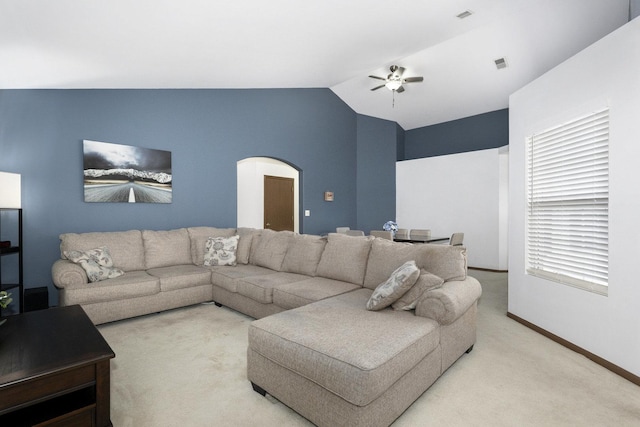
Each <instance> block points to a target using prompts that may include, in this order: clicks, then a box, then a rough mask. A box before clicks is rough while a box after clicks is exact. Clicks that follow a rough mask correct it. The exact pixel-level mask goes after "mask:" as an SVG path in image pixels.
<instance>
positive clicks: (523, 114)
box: [509, 19, 640, 375]
mask: <svg viewBox="0 0 640 427" xmlns="http://www.w3.org/2000/svg"><path fill="white" fill-rule="evenodd" d="M606 106H609V108H610V110H609V113H610V134H609V135H610V146H609V167H610V179H609V292H608V296H602V295H596V294H594V293H591V292H588V291H584V290H580V289H576V288H573V287H569V286H564V285H561V284H558V283H555V282H550V281H547V280H543V279H539V278H536V277H532V276H529V275H526V274H525V259H524V254H525V215H526V210H525V209H526V204H525V194H526V188H525V185H526V184H525V183H526V179H525V178H526V177H525V170H526V150H525V138H526V137H527V136H529V135H531V134H532V133H533V132H534V131H539V130H544V129H547V128H549V127H551V126H553V125H557V124H561V123H564V122H566V121H568V120H571V119H573V118H576V117H579V116H582V115H584V114H587V113H590V112H593V111H596V110H597V109H600V108H602V107H606ZM509 116H510V120H509V129H510V131H509V133H510V135H509V141H510V143H509V150H510V170H509V173H510V193H509V204H510V205H509V216H510V218H509V248H510V254H509V311H510V312H511V313H513V314H515V315H517V316H519V317H521V318H523V319H525V320H527V321H529V322H531V323H534V324H536V325H538V326H540V327H541V328H543V329H546V330H548V331H550V332H552V333H554V334H556V335H558V336H560V337H562V338H564V339H566V340H568V341H570V342H572V343H573V344H575V345H578V346H580V347H582V348H584V349H586V350H588V351H590V352H591V353H594V354H596V355H598V356H600V357H602V358H604V359H606V360H608V361H609V362H612V363H614V364H616V365H618V366H619V367H621V368H623V369H625V370H627V371H629V372H631V373H633V374H634V375H640V305H639V304H640V279H639V276H638V273H639V270H638V265H639V261H640V239H639V238H638V219H637V218H638V217H639V216H640V215H639V214H640V197H638V193H639V192H640V190H639V189H640V185H639V184H640V168H639V167H638V162H639V160H640V19H636V20H634V21H631V22H630V23H628V24H627V25H625V26H623V27H621V28H620V29H618V30H616V31H615V32H613V33H611V34H610V35H608V36H606V37H605V38H603V39H602V40H600V41H598V42H597V43H595V44H594V45H592V46H590V47H588V48H587V49H585V50H583V51H582V52H580V53H579V54H577V55H576V56H574V57H573V58H571V59H569V60H568V61H566V62H565V63H563V64H561V65H560V66H558V67H556V68H555V69H553V70H551V71H549V72H548V73H546V74H545V75H543V76H542V77H540V78H539V79H537V80H535V81H534V82H532V83H531V84H529V85H527V86H525V87H524V88H522V89H521V90H519V91H518V92H516V93H514V94H513V95H512V96H511V97H510V101H509Z"/></svg>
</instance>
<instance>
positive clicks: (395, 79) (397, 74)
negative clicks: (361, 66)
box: [369, 65, 424, 93]
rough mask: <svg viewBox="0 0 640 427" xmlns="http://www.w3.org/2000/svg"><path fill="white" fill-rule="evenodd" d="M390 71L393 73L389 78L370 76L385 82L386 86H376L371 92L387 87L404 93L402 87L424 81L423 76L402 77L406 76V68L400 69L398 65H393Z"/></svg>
mask: <svg viewBox="0 0 640 427" xmlns="http://www.w3.org/2000/svg"><path fill="white" fill-rule="evenodd" d="M389 70H391V73H390V74H389V75H388V76H387V77H379V76H369V77H371V78H372V79H377V80H383V81H384V82H385V83H384V84H382V85H380V86H376V87H374V88H373V89H371V90H378V89H380V88H382V87H386V88H387V89H389V90H390V91H393V92H398V93H401V92H404V87H403V86H402V85H403V84H405V83H417V82H421V81H422V80H424V79H423V78H422V76H420V77H402V75H403V74H404V68H403V67H398V66H397V65H392V66H391V67H389Z"/></svg>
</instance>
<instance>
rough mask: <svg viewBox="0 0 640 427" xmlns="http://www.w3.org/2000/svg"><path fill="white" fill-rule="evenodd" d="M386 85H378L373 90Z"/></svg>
mask: <svg viewBox="0 0 640 427" xmlns="http://www.w3.org/2000/svg"><path fill="white" fill-rule="evenodd" d="M384 86H385V85H380V86H376V87H374V88H373V89H371V90H378V89H380V88H381V87H384Z"/></svg>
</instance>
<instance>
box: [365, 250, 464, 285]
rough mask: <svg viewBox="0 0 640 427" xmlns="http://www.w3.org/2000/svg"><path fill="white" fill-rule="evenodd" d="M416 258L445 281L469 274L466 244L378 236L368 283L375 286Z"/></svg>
mask: <svg viewBox="0 0 640 427" xmlns="http://www.w3.org/2000/svg"><path fill="white" fill-rule="evenodd" d="M409 260H414V261H415V262H416V265H417V266H418V268H423V269H425V270H427V271H429V272H430V273H432V274H435V275H436V276H438V277H441V278H442V279H443V280H444V281H447V280H464V279H465V277H467V256H466V249H465V248H464V247H462V246H450V245H430V244H423V243H417V244H410V243H398V242H392V241H389V240H385V239H375V240H374V242H373V244H372V246H371V253H370V254H369V263H368V264H367V272H366V274H365V278H364V286H365V287H366V288H369V289H375V288H376V287H377V286H378V285H379V284H380V283H382V282H383V281H385V280H387V279H388V278H389V276H390V275H391V273H393V271H394V270H395V269H396V268H398V267H400V266H401V265H402V264H404V263H405V262H406V261H409Z"/></svg>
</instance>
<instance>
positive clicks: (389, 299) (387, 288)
mask: <svg viewBox="0 0 640 427" xmlns="http://www.w3.org/2000/svg"><path fill="white" fill-rule="evenodd" d="M418 276H420V269H419V268H418V267H417V266H416V262H415V261H413V260H411V261H407V262H405V263H404V264H402V265H401V266H400V267H398V268H397V269H396V270H395V271H394V272H393V273H391V277H389V278H388V279H387V280H386V281H385V282H382V283H380V284H379V285H378V287H377V288H376V289H375V290H374V291H373V293H372V294H371V298H369V301H367V310H374V311H375V310H382V309H383V308H385V307H388V306H390V305H391V304H393V302H394V301H396V300H397V299H398V298H400V297H401V296H402V295H404V294H405V292H407V291H408V290H409V289H410V288H411V287H412V286H413V285H414V284H415V283H416V280H418Z"/></svg>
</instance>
